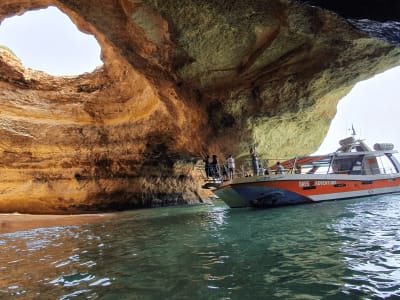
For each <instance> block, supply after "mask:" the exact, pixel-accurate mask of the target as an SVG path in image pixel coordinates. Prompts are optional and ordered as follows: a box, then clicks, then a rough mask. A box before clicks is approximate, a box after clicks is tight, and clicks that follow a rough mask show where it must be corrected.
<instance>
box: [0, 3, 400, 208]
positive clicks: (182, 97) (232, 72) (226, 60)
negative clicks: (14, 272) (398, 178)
mask: <svg viewBox="0 0 400 300" xmlns="http://www.w3.org/2000/svg"><path fill="white" fill-rule="evenodd" d="M50 5H53V6H56V7H58V8H59V9H60V10H62V11H63V12H64V13H66V14H67V15H68V16H69V17H70V18H71V20H72V21H73V22H74V23H75V24H76V25H77V26H78V28H79V29H80V30H82V31H84V32H87V33H90V34H93V35H94V36H95V37H96V39H97V40H98V42H99V44H100V45H101V47H102V59H103V62H104V66H103V67H101V68H99V69H97V70H96V71H95V72H93V73H90V74H84V75H81V76H77V77H52V76H49V75H47V74H45V73H42V72H36V71H32V70H27V69H24V68H23V67H22V66H21V63H20V62H19V60H18V59H17V58H16V57H14V56H13V55H12V54H11V53H9V52H8V51H5V50H0V111H1V114H0V129H1V139H0V146H1V148H0V155H1V160H0V172H1V180H0V212H14V211H18V212H30V213H79V212H83V211H86V212H87V211H100V210H102V211H104V210H118V209H129V208H135V207H148V206H154V205H165V204H179V203H187V202H188V201H192V200H195V201H196V200H199V198H200V197H201V184H202V182H201V179H199V178H198V177H197V170H196V168H195V167H194V164H195V163H196V161H198V160H199V159H201V157H202V156H203V155H204V154H206V153H210V154H213V153H216V154H218V155H219V156H220V157H223V156H227V155H228V154H230V153H231V154H233V155H234V156H235V157H237V159H241V158H243V159H244V158H245V156H246V155H247V151H248V146H249V145H250V144H257V146H258V150H259V152H260V154H261V155H266V156H269V157H283V158H284V157H290V156H292V155H296V154H299V153H302V154H306V153H310V152H312V151H314V150H315V149H316V148H317V147H318V145H319V144H320V142H321V141H322V139H323V138H324V136H325V135H326V133H327V130H328V127H329V124H330V121H331V120H332V118H333V116H334V115H335V111H336V105H337V102H338V100H339V99H340V98H341V97H343V96H344V95H345V94H346V93H348V92H349V91H350V90H351V88H352V86H353V85H354V84H355V83H356V82H358V81H360V80H363V79H366V78H368V77H370V76H372V75H374V74H376V73H379V72H382V71H384V70H386V69H388V68H390V67H392V66H395V65H398V64H399V63H400V49H399V48H398V47H396V46H395V45H392V44H390V43H387V42H385V41H382V40H379V39H376V38H373V37H371V36H369V35H368V34H367V33H365V32H362V31H360V30H358V29H356V28H355V27H354V26H353V25H351V24H350V23H349V22H348V21H346V20H345V19H343V18H342V17H340V16H338V15H337V14H335V13H333V12H330V11H327V10H324V9H322V8H318V7H311V6H308V5H306V4H304V3H301V2H296V1H290V0H248V1H233V0H230V1H221V0H204V1H195V0H182V1H173V0H164V1H158V0H109V1H97V0H96V1H95V0H85V1H78V0H58V1H57V0H3V1H1V4H0V20H2V19H4V18H6V17H10V16H13V15H17V14H22V13H24V12H26V11H28V10H33V9H38V8H45V7H48V6H50Z"/></svg>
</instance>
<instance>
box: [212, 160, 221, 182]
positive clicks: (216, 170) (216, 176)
mask: <svg viewBox="0 0 400 300" xmlns="http://www.w3.org/2000/svg"><path fill="white" fill-rule="evenodd" d="M211 175H212V177H213V178H214V179H220V173H219V165H218V158H217V156H216V155H215V154H214V155H213V156H212V161H211Z"/></svg>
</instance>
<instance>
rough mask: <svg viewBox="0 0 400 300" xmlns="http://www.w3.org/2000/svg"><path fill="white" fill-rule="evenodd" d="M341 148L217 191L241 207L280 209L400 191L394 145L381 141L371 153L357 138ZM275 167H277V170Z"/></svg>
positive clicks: (299, 159)
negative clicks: (281, 207)
mask: <svg viewBox="0 0 400 300" xmlns="http://www.w3.org/2000/svg"><path fill="white" fill-rule="evenodd" d="M339 144H340V148H339V149H337V150H336V151H335V152H333V153H330V154H327V155H317V156H306V157H295V158H293V159H291V160H288V161H285V162H282V163H281V165H283V167H284V170H285V172H283V174H268V175H261V176H259V175H256V176H251V177H240V178H234V179H233V180H230V181H226V182H225V183H223V184H221V185H219V186H218V187H217V188H216V189H215V190H214V193H215V194H216V195H217V196H218V197H219V198H220V199H221V200H223V201H224V202H225V203H226V204H227V205H228V206H230V207H231V208H235V207H274V206H281V205H291V204H301V203H312V202H321V201H328V200H339V199H349V198H355V197H365V196H372V195H380V194H388V193H398V192H400V164H399V161H398V159H396V157H395V156H396V153H397V151H396V150H393V148H394V147H393V144H389V143H377V144H375V145H374V147H373V150H371V149H370V148H369V147H368V146H367V145H366V144H365V143H364V141H363V140H360V139H355V137H354V136H351V137H349V138H346V139H343V140H341V141H340V142H339ZM274 168H275V169H276V168H277V166H275V167H273V168H271V169H272V170H274ZM272 170H271V171H272ZM271 171H270V172H269V173H272V172H271ZM274 173H275V172H274Z"/></svg>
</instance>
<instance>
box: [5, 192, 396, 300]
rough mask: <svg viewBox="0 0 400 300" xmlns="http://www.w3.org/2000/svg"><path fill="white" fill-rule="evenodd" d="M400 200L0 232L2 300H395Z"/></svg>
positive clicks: (197, 210)
mask: <svg viewBox="0 0 400 300" xmlns="http://www.w3.org/2000/svg"><path fill="white" fill-rule="evenodd" d="M399 200H400V195H391V196H380V197H371V198H364V199H354V200H346V201H336V202H327V203H319V204H310V205H299V206H291V207H281V208H274V209H268V210H256V209H247V208H246V209H235V210H232V209H229V208H228V207H227V206H225V205H224V204H223V203H222V202H215V204H214V205H204V206H189V207H174V208H160V209H149V210H138V211H131V212H124V213H120V214H118V217H117V218H114V219H111V220H107V221H104V222H102V223H97V224H91V225H82V226H67V227H53V228H47V229H35V230H29V231H23V232H17V233H11V234H3V235H0V298H1V299H3V298H4V299H8V298H12V299H14V298H15V299H400V268H399V267H400V209H399V208H400V201H399Z"/></svg>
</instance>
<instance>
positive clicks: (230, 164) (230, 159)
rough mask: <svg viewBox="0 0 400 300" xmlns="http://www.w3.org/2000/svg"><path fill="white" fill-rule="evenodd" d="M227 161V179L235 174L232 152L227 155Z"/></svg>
mask: <svg viewBox="0 0 400 300" xmlns="http://www.w3.org/2000/svg"><path fill="white" fill-rule="evenodd" d="M227 163H228V175H229V179H230V180H232V179H233V177H234V174H235V159H234V158H233V157H232V154H231V155H229V157H228V159H227Z"/></svg>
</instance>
